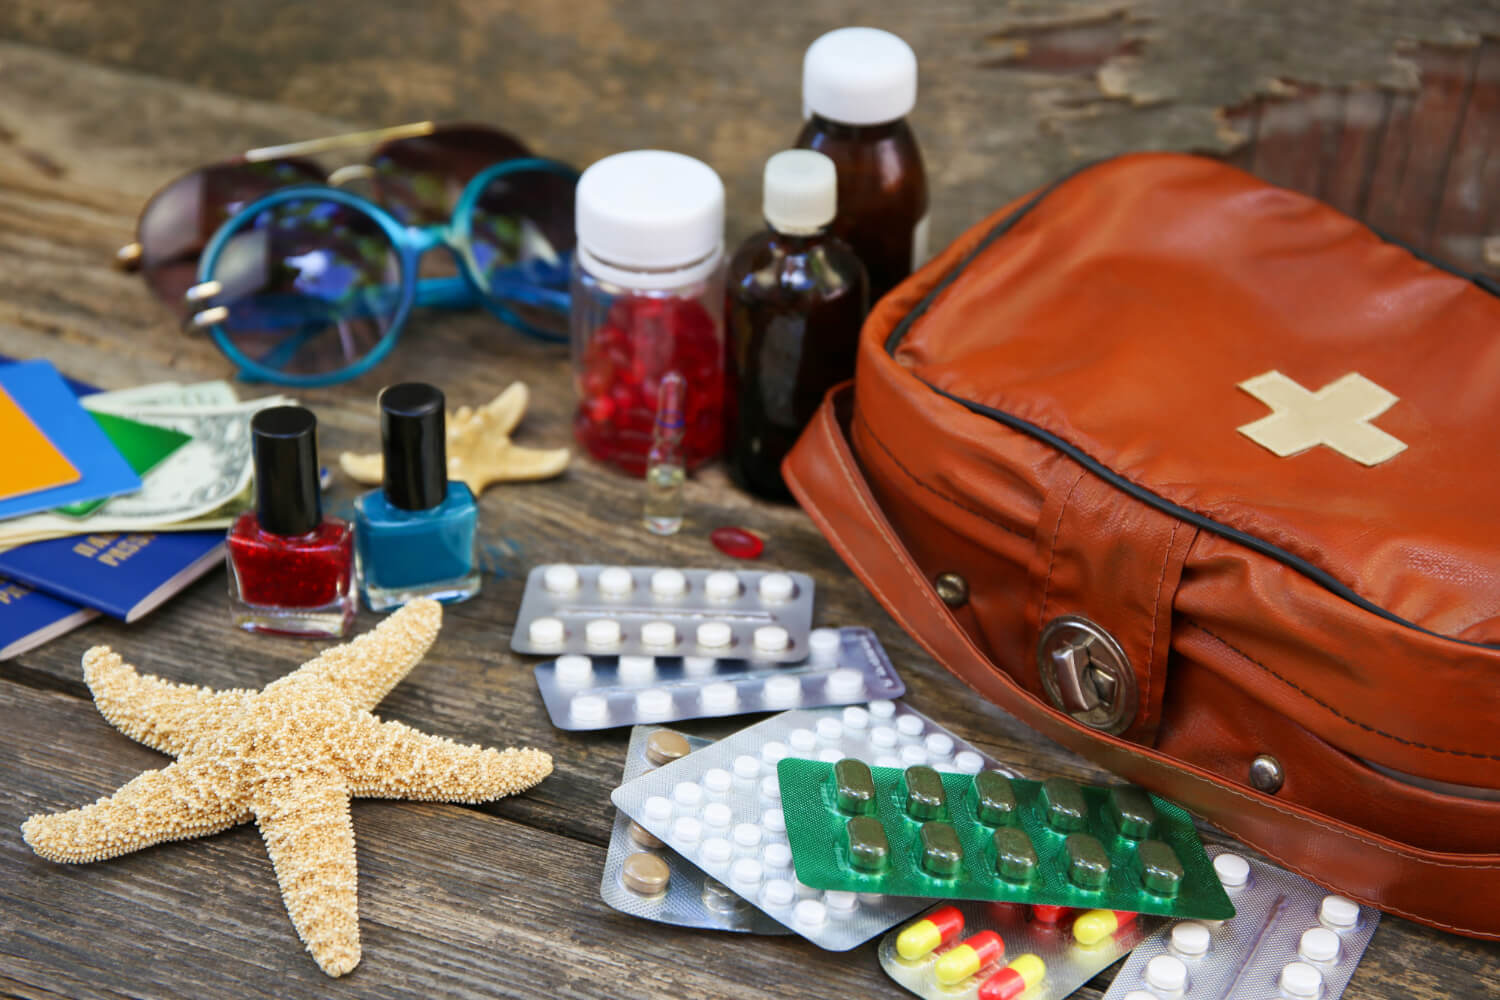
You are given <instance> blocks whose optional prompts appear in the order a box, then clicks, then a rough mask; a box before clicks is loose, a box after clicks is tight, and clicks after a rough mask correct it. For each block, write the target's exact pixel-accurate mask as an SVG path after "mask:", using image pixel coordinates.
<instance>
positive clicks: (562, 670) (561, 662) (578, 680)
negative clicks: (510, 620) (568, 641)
mask: <svg viewBox="0 0 1500 1000" xmlns="http://www.w3.org/2000/svg"><path fill="white" fill-rule="evenodd" d="M537 620H538V621H542V620H544V619H540V618H539V619H537ZM556 620H557V619H555V618H554V619H553V621H556ZM552 669H553V670H554V671H555V676H556V677H557V683H558V684H561V685H562V686H563V687H583V686H584V685H585V684H587V683H588V682H589V681H590V680H592V679H593V677H594V661H593V660H591V659H589V658H588V657H587V656H579V655H578V654H577V653H567V654H565V655H563V656H559V657H558V658H557V661H556V662H555V663H553V665H552Z"/></svg>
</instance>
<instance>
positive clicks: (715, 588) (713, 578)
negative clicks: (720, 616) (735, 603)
mask: <svg viewBox="0 0 1500 1000" xmlns="http://www.w3.org/2000/svg"><path fill="white" fill-rule="evenodd" d="M703 592H704V593H705V594H707V595H708V599H709V600H710V601H732V600H734V599H735V598H736V597H738V596H740V578H739V577H737V576H735V575H734V574H733V573H726V572H724V571H723V570H720V571H718V572H716V573H710V574H708V576H706V577H704V578H703Z"/></svg>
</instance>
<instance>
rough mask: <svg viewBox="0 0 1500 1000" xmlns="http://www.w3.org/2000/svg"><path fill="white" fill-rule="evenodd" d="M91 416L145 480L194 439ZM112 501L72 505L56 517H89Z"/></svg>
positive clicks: (109, 416) (110, 417) (152, 426)
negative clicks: (175, 452)
mask: <svg viewBox="0 0 1500 1000" xmlns="http://www.w3.org/2000/svg"><path fill="white" fill-rule="evenodd" d="M89 416H91V417H93V418H94V422H95V423H97V424H98V425H99V428H100V429H101V430H102V431H104V435H105V437H107V438H109V440H110V443H111V444H113V445H114V446H115V448H116V449H118V450H119V452H120V454H121V455H123V456H124V458H125V461H126V462H127V463H129V465H130V468H131V470H132V471H134V472H135V474H136V475H138V476H144V475H145V474H146V473H148V472H150V471H151V470H152V469H154V468H156V467H157V466H158V465H160V464H161V463H162V461H163V460H165V459H166V457H167V456H168V455H170V454H172V453H173V452H174V451H176V450H177V449H178V448H181V447H182V446H183V445H185V444H187V443H188V442H189V441H191V440H192V439H193V436H192V435H191V434H184V433H182V432H181V431H174V430H170V429H168V428H166V427H157V426H156V425H155V424H143V423H140V422H138V421H135V420H127V419H125V418H124V417H117V416H114V415H113V414H109V413H93V412H90V413H89ZM108 501H109V498H108V497H104V498H102V499H99V500H88V501H85V502H83V503H70V504H68V505H67V506H66V507H58V508H57V509H56V511H55V513H58V514H64V515H66V516H68V517H88V516H89V515H90V514H92V513H93V512H94V511H96V510H98V509H99V508H100V507H102V506H104V505H105V504H106V503H107V502H108Z"/></svg>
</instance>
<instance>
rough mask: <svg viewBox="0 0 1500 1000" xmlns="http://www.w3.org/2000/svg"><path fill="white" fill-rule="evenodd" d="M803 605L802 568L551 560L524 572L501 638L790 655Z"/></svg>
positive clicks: (807, 582) (591, 649)
mask: <svg viewBox="0 0 1500 1000" xmlns="http://www.w3.org/2000/svg"><path fill="white" fill-rule="evenodd" d="M812 615H813V581H812V577H810V576H808V575H807V574H805V573H782V572H779V571H767V570H745V569H742V570H706V569H674V568H671V567H650V566H628V567H627V566H574V565H569V564H567V563H556V564H553V565H548V566H536V567H533V568H532V570H531V572H530V573H529V574H527V576H526V591H525V593H524V594H523V595H522V597H521V611H520V614H519V616H518V617H517V618H516V627H515V629H514V631H512V632H511V637H510V648H511V649H513V650H515V651H516V652H518V653H535V654H541V655H561V654H563V653H583V654H588V655H593V656H704V657H712V658H714V659H738V660H750V661H753V662H756V663H796V662H798V661H799V660H804V659H806V658H807V656H808V653H809V650H808V633H810V632H811V631H812Z"/></svg>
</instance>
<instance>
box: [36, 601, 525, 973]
mask: <svg viewBox="0 0 1500 1000" xmlns="http://www.w3.org/2000/svg"><path fill="white" fill-rule="evenodd" d="M442 620H443V615H442V608H441V606H440V605H438V604H437V603H436V602H434V601H427V600H422V601H413V602H412V603H410V604H408V605H407V606H406V607H404V608H402V609H401V610H400V611H397V612H396V613H395V614H393V615H391V616H390V617H389V618H387V619H386V620H385V621H383V622H381V624H380V625H379V626H378V627H377V628H376V629H374V630H373V631H371V632H368V633H366V634H364V635H362V636H360V637H359V638H357V639H355V640H354V641H353V642H350V643H346V644H345V645H342V646H335V647H333V648H332V649H329V650H326V651H324V652H323V653H322V655H320V656H318V657H317V658H316V659H313V660H310V661H308V662H307V663H306V664H304V665H303V666H302V667H300V668H299V669H297V670H295V671H293V672H292V673H290V674H288V675H287V676H285V677H283V678H281V679H280V680H278V681H275V682H273V683H271V684H268V685H266V687H265V688H263V689H262V690H260V691H251V690H244V689H235V690H229V691H214V690H211V689H209V688H203V687H195V686H192V685H188V684H174V683H171V682H169V681H164V680H162V679H161V678H159V677H153V676H151V675H149V674H147V675H143V674H139V673H137V672H136V671H135V669H134V668H133V667H130V666H128V665H127V664H126V663H124V662H123V661H122V660H121V659H120V657H119V656H118V655H117V654H116V653H114V652H113V651H111V650H110V648H109V647H108V646H95V647H94V648H93V649H90V650H89V651H88V652H87V653H85V654H84V655H83V675H84V679H85V680H86V681H87V682H88V686H89V690H91V691H92V692H93V693H94V701H95V703H96V704H97V705H98V707H99V712H100V714H102V715H103V716H104V717H105V718H106V719H108V720H109V721H110V722H111V723H112V724H113V725H114V726H115V727H116V728H117V729H119V730H120V731H121V732H123V733H124V734H125V735H126V736H129V737H130V738H131V739H133V740H137V741H139V742H141V743H144V744H146V746H149V747H152V748H154V749H156V750H161V751H163V752H165V753H169V754H171V755H172V756H174V757H176V758H177V761H176V762H175V763H173V764H169V765H168V766H167V767H164V768H162V769H161V770H160V771H147V772H146V773H144V774H142V775H140V776H138V777H136V778H135V779H133V780H132V781H130V782H128V783H126V784H125V785H124V786H122V787H121V788H120V790H119V791H117V792H115V794H113V795H111V796H108V797H106V798H102V799H99V800H98V801H97V802H95V803H94V804H93V805H90V806H84V807H83V808H82V809H74V810H71V811H69V812H62V813H54V814H52V815H50V816H33V817H31V818H30V819H28V820H27V821H26V822H25V823H24V824H23V825H22V826H21V833H22V836H24V837H25V839H26V843H28V844H30V845H31V849H32V850H34V851H36V853H38V854H40V855H41V856H42V857H44V858H48V859H50V860H52V861H70V862H84V861H98V860H102V859H104V858H112V857H117V856H119V855H121V854H128V853H129V852H131V851H135V850H139V849H140V848H143V847H148V846H150V845H152V844H159V843H162V842H164V841H168V840H183V839H186V838H188V837H201V836H204V835H206V834H210V833H217V832H219V831H220V830H225V829H228V828H229V827H231V826H235V825H237V824H240V823H244V822H247V821H249V820H250V819H252V818H253V819H254V820H255V822H256V825H258V826H259V827H260V835H261V837H262V839H264V840H265V842H266V849H267V850H268V851H269V852H270V855H271V863H272V865H273V866H274V867H275V869H276V880H277V881H278V882H279V883H280V884H281V895H282V899H283V900H284V901H285V902H286V909H287V913H288V914H289V915H290V916H291V918H292V924H293V925H294V926H295V927H296V928H297V934H298V935H299V936H301V938H302V940H303V942H304V943H305V944H306V945H307V950H308V951H310V952H311V953H312V956H313V958H314V959H315V960H316V961H317V963H318V965H319V966H321V967H322V969H323V971H324V972H326V973H328V974H329V975H330V976H342V975H343V974H344V973H346V972H348V971H349V970H351V969H353V968H354V967H355V966H356V965H358V964H359V955H360V951H359V898H358V892H357V884H358V870H357V867H356V863H355V857H354V827H353V825H352V824H351V823H350V821H349V799H350V797H351V796H356V795H357V796H361V797H365V798H385V799H397V798H400V799H426V800H435V801H443V802H483V801H487V800H489V799H496V798H499V797H501V796H502V795H510V794H513V793H515V792H520V791H524V790H526V789H528V788H530V787H531V786H533V785H535V784H536V783H537V782H539V781H541V780H542V779H543V778H545V777H546V776H547V775H548V774H550V773H552V758H551V757H550V756H549V755H548V754H546V753H543V752H542V751H540V750H529V749H528V750H517V749H514V748H512V749H509V750H505V751H498V750H491V749H481V748H480V747H477V746H465V745H462V744H459V743H455V742H453V741H452V740H448V739H444V738H442V737H440V736H429V735H427V734H426V733H421V732H418V731H417V730H415V729H412V728H410V727H409V726H404V725H402V724H401V723H399V722H382V721H381V720H380V719H378V718H376V717H375V716H374V715H373V714H371V710H372V709H373V708H374V707H375V706H376V705H377V704H379V703H380V700H381V699H382V698H384V697H385V696H386V694H387V693H389V692H390V690H391V688H393V687H395V686H396V685H397V684H398V683H399V682H400V681H401V679H402V678H403V677H405V676H406V675H407V673H408V672H410V671H411V669H412V667H414V666H416V665H417V662H418V661H419V660H421V658H422V655H423V654H424V653H426V652H427V648H428V647H429V646H431V645H432V641H433V640H434V639H435V638H437V632H438V628H439V626H441V625H442Z"/></svg>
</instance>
